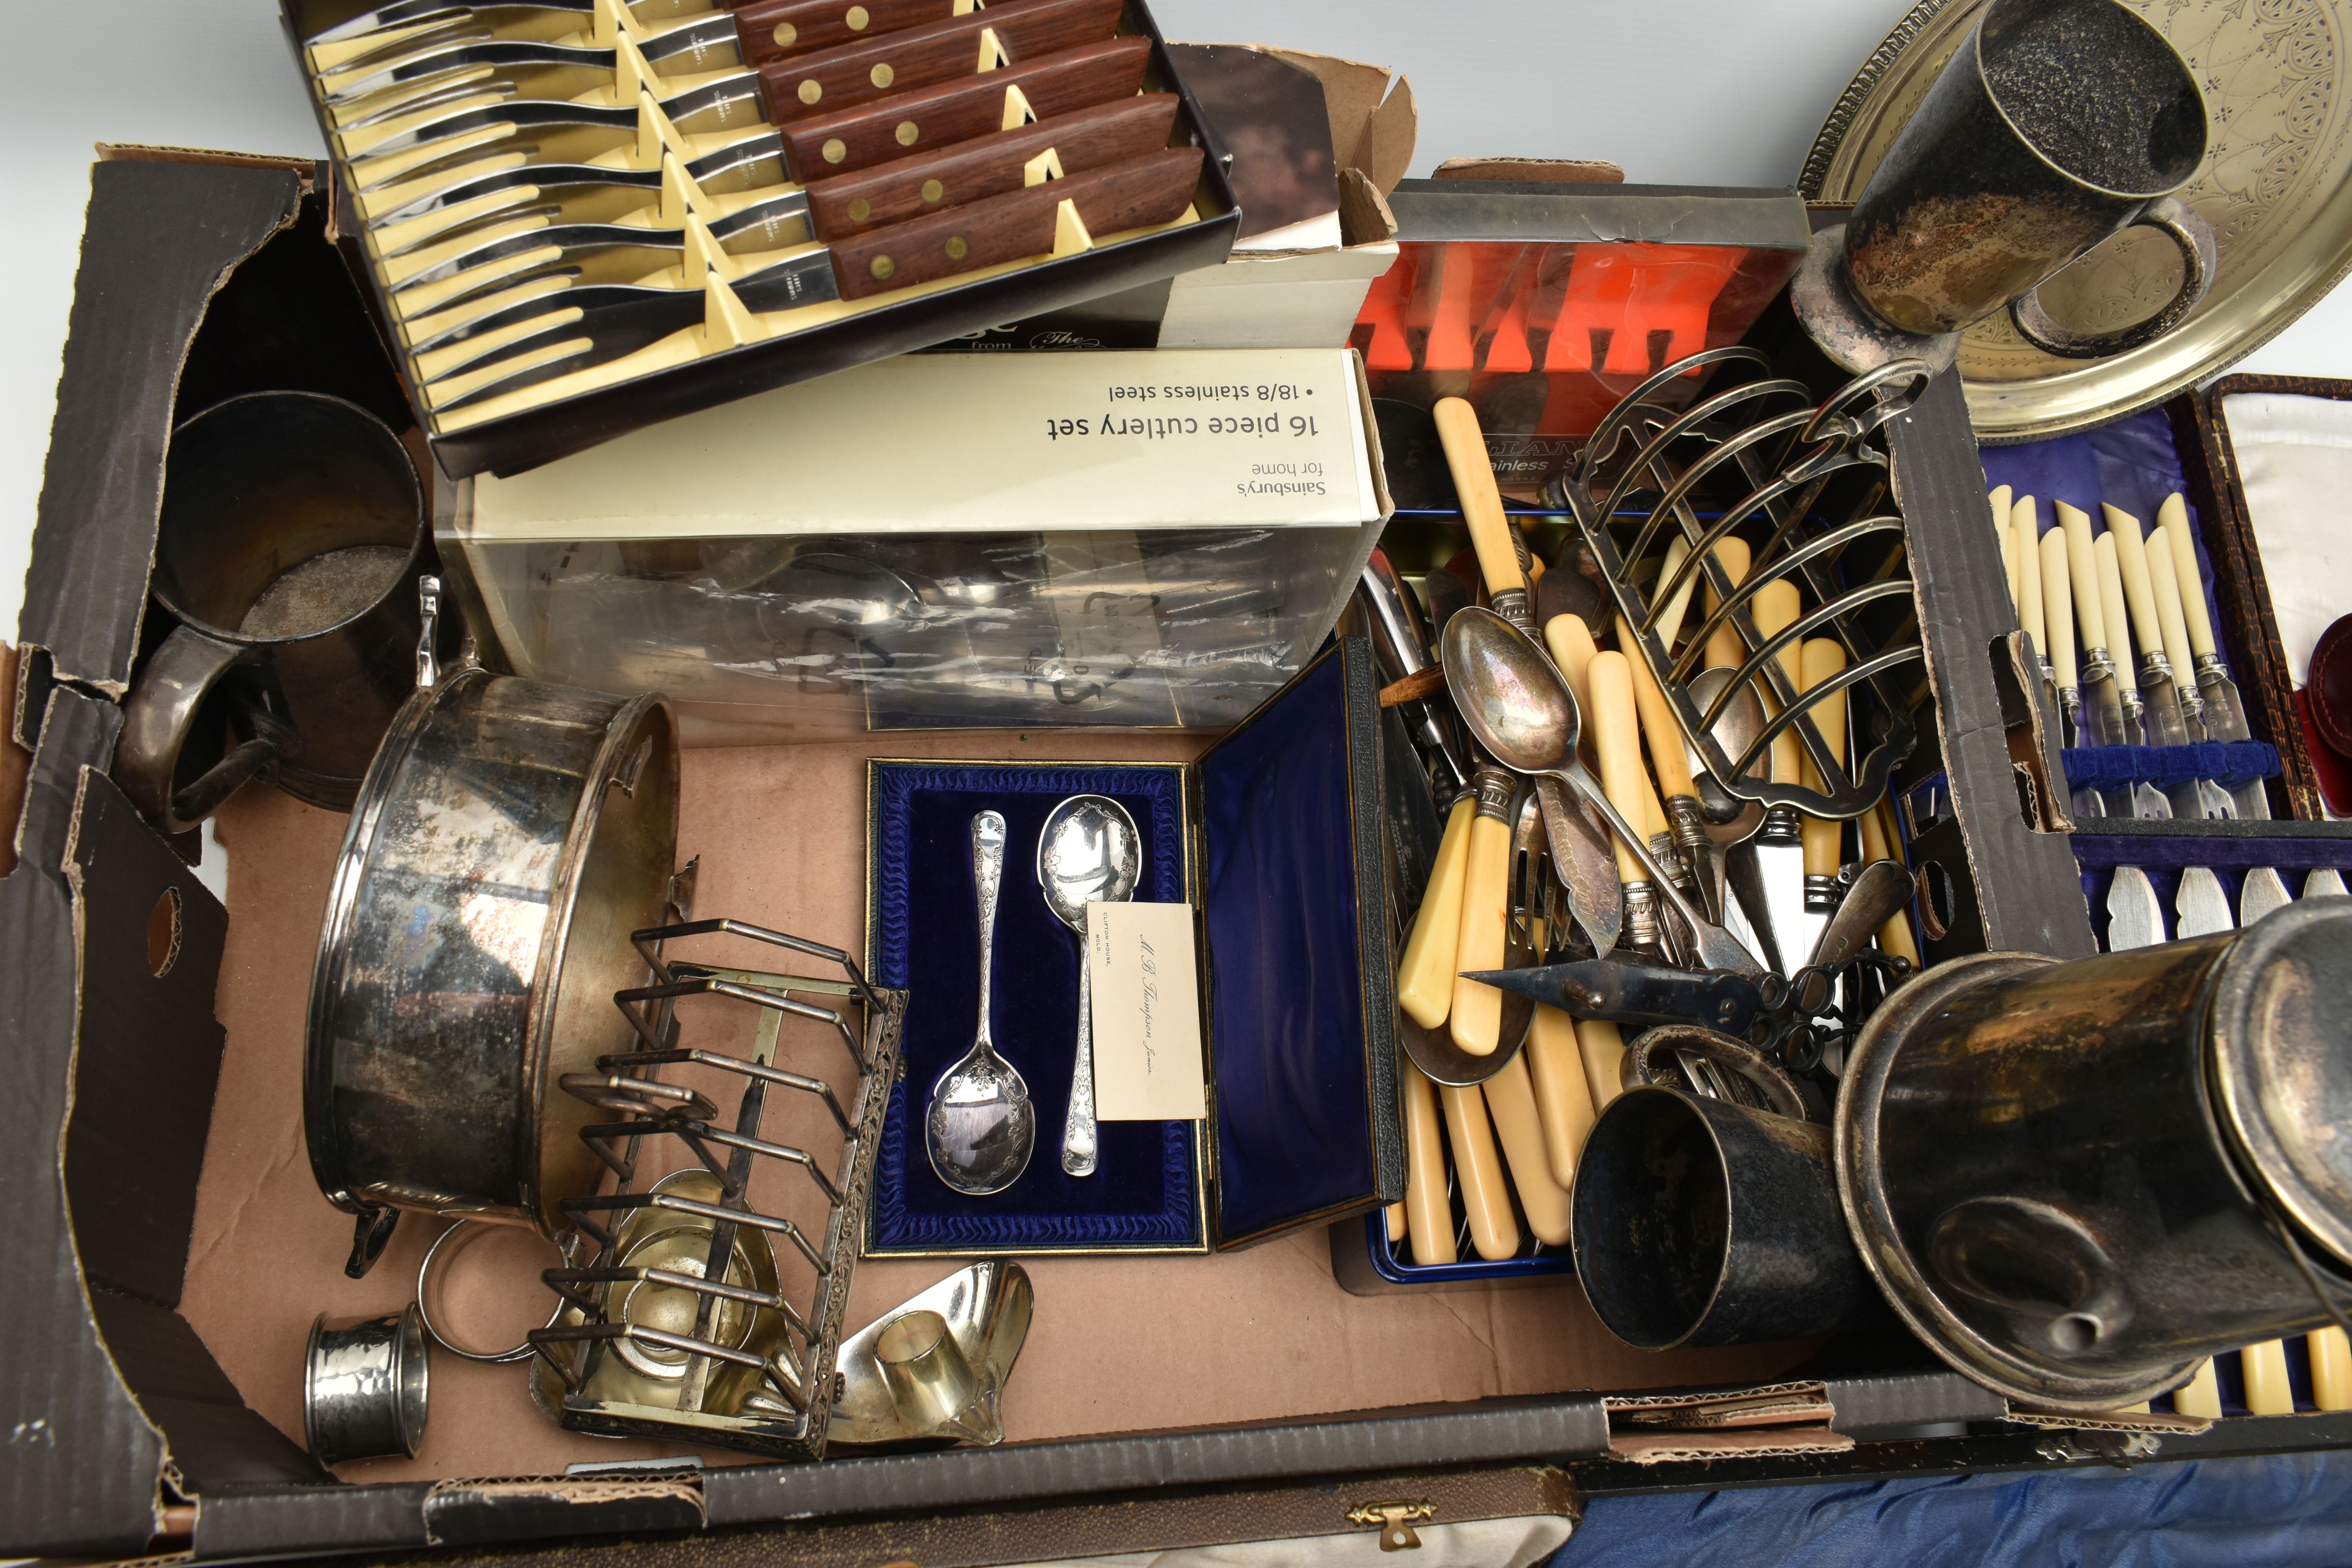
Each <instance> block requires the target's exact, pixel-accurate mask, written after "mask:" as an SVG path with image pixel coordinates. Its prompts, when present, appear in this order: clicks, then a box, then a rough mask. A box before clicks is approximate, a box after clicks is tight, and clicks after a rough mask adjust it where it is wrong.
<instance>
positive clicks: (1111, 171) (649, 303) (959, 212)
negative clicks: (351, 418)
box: [438, 147, 1202, 412]
mask: <svg viewBox="0 0 2352 1568" xmlns="http://www.w3.org/2000/svg"><path fill="white" fill-rule="evenodd" d="M1201 160H1202V153H1201V150H1200V149H1199V148H1197V147H1175V148H1167V149H1163V150H1162V151H1160V152H1157V153H1146V154H1144V155H1143V156H1141V157H1139V158H1129V159H1126V160H1124V161H1122V162H1120V163H1112V164H1109V165H1107V166H1105V167H1103V168H1100V169H1091V170H1087V171H1086V172H1084V173H1081V174H1071V175H1068V176H1066V177H1065V178H1063V179H1060V180H1053V181H1048V182H1047V183H1045V184H1042V185H1033V186H1030V187H1029V188H1027V189H1025V190H1022V191H1017V192H1015V193H1013V194H1012V195H1003V196H994V197H991V198H989V199H987V200H985V201H982V202H976V203H974V204H972V205H970V206H964V207H957V208H955V209H953V210H951V211H948V212H942V213H934V214H932V215H931V216H928V217H920V218H916V219H913V220H911V221H909V222H908V223H903V224H898V225H895V226H892V227H889V228H884V229H877V230H874V231H873V232H871V233H869V234H866V235H861V236H858V237H856V238H854V239H850V240H845V241H842V242H840V243H837V244H835V245H832V246H829V247H824V248H823V249H818V250H814V251H810V252H806V253H803V254H801V255H797V256H794V257H793V258H791V259H789V260H784V261H780V262H777V263H776V264H774V265H772V266H771V267H768V268H763V269H762V270H761V271H759V272H755V273H752V274H751V275H749V276H748V277H746V278H745V279H742V280H741V281H740V282H739V283H737V284H735V285H734V291H735V294H736V296H737V298H738V299H740V300H741V301H742V304H743V306H744V308H745V309H746V310H751V311H752V312H753V313H755V314H757V313H761V312H764V311H769V310H793V309H797V308H799V307H801V306H803V305H812V304H816V303H818V302H820V301H823V300H836V299H839V300H859V299H864V298H866V297H868V296H870V295H874V294H878V293H882V292H884V291H886V290H888V289H901V288H905V287H907V286H908V285H910V284H915V283H925V282H930V281H933V280H935V279H942V278H949V277H953V276H956V275H958V274H961V273H965V272H971V271H974V270H976V269H978V268H982V267H987V266H991V265H993V264H995V263H998V262H1004V261H1017V260H1022V259H1025V258H1029V257H1033V256H1039V255H1043V254H1045V252H1047V251H1049V250H1051V249H1052V248H1053V246H1054V235H1055V224H1056V222H1057V218H1058V214H1059V210H1060V206H1061V204H1062V203H1063V202H1065V201H1068V202H1072V203H1075V204H1076V209H1077V213H1078V216H1079V218H1080V219H1081V220H1082V221H1083V222H1084V223H1085V224H1086V226H1087V229H1088V230H1089V231H1090V232H1096V233H1103V234H1109V233H1114V232H1118V231H1121V230H1125V229H1130V228H1142V227H1146V226H1150V225H1152V224H1160V223H1170V222H1172V221H1174V220H1175V219H1176V218H1177V217H1179V216H1181V215H1182V214H1183V212H1184V210H1185V208H1186V207H1187V206H1188V205H1190V204H1191V202H1192V195H1193V191H1194V188H1195V187H1196V186H1197V185H1198V184H1199V182H1200V174H1201ZM535 303H536V301H535ZM546 309H548V310H559V311H562V310H566V309H567V306H566V296H565V295H564V294H562V293H558V294H555V295H552V296H549V297H547V300H546ZM704 311H705V303H704V298H703V292H702V290H701V289H646V288H640V289H634V290H632V292H631V293H630V295H629V296H628V297H627V298H625V299H621V298H616V297H614V296H612V295H606V296H604V300H603V301H602V302H601V303H600V305H599V308H598V309H597V310H596V311H595V312H594V314H593V317H586V318H584V319H583V318H571V319H569V320H567V321H563V322H561V323H558V324H555V325H553V326H551V327H550V328H548V329H547V330H545V331H541V332H539V333H535V334H532V335H530V337H528V338H525V339H522V340H519V342H522V343H528V344H529V345H530V350H529V352H530V353H540V352H543V351H544V350H546V349H548V348H550V347H552V346H555V345H557V344H560V343H565V342H577V343H578V344H579V347H578V349H577V350H576V352H574V353H569V354H565V355H563V356H562V357H559V358H556V359H553V360H548V361H541V362H540V363H532V364H530V365H529V366H527V367H521V368H518V369H517V370H516V371H515V372H514V373H513V374H510V375H499V374H496V371H497V368H498V365H499V364H500V363H506V361H507V359H510V358H511V357H513V356H511V355H509V356H503V357H502V358H501V360H499V361H497V362H493V363H491V364H489V365H486V366H482V367H479V368H480V369H481V370H482V371H484V372H488V373H489V374H488V379H487V380H486V381H484V382H482V383H479V384H472V385H469V386H468V388H467V390H466V391H465V393H464V394H463V395H460V396H457V397H456V398H453V399H451V400H449V401H448V402H446V403H442V404H440V405H438V406H439V408H440V409H441V410H442V411H443V412H448V411H454V410H456V409H459V408H464V407H467V406H468V405H473V404H476V403H480V402H484V401H487V400H488V399H489V398H492V397H500V396H504V395H507V394H509V393H512V392H518V391H520V390H522V389H523V388H525V387H529V386H532V385H536V384H539V383H541V382H543V381H550V380H553V379H554V378H555V377H557V376H562V375H569V374H573V373H574V372H577V371H582V370H585V369H588V368H590V367H592V366H594V365H598V364H603V363H609V362H610V361H613V360H616V359H620V358H624V357H625V356H626V355H628V354H631V353H635V352H637V351H638V350H640V349H643V348H646V347H647V346H649V345H650V344H653V343H656V342H659V341H661V340H662V339H663V338H666V337H668V336H670V335H671V334H672V333H675V332H678V331H684V330H685V329H687V328H688V327H691V326H694V325H695V324H696V323H697V322H698V321H701V320H702V319H703V316H704Z"/></svg>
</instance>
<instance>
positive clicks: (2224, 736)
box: [2156, 495, 2271, 822]
mask: <svg viewBox="0 0 2352 1568" xmlns="http://www.w3.org/2000/svg"><path fill="white" fill-rule="evenodd" d="M2156 517H2157V525H2158V527H2159V528H2160V529H2161V530H2162V531H2163V532H2164V537H2165V540H2166V542H2167V543H2168V544H2169V545H2170V547H2171V552H2172V565H2173V574H2174V576H2175V577H2176V578H2178V579H2179V584H2180V605H2181V610H2182V613H2183V615H2184V616H2185V618H2186V621H2187V624H2188V627H2187V629H2188V632H2189V655H2190V658H2191V659H2192V661H2193V663H2194V667H2195V678H2196V683H2197V694H2198V696H2199V697H2200V698H2201V699H2203V700H2204V707H2205V712H2204V719H2205V733H2206V734H2207V736H2209V737H2210V738H2211V739H2213V740H2216V741H2251V740H2252V739H2253V738H2254V732H2253V731H2252V728H2251V727H2250V726H2249V725H2248V724H2247V723H2246V705H2245V703H2244V701H2243V700H2242V699H2241V698H2240V696H2239V694H2238V685H2237V682H2236V681H2234V680H2231V679H2230V670H2229V667H2228V666H2226V665H2224V664H2223V663H2222V662H2221V648H2220V646H2219V645H2218V644H2217V643H2216V642H2215V641H2214V638H2213V617H2212V613H2211V611H2210V609H2209V608H2208V607H2207V605H2206V602H2205V583H2204V579H2203V577H2202V576H2201V575H2200V574H2199V572H2198V569H2197V544H2196V542H2195V541H2194V540H2193V539H2191V538H2190V537H2189V507H2188V503H2187V502H2186V501H2184V500H2182V499H2181V498H2180V497H2179V496H2178V495H2172V496H2168V497H2167V498H2165V502H2164V505H2163V506H2162V507H2160V508H2158V510H2157V514H2156ZM2174 673H2175V674H2176V675H2178V674H2179V671H2178V670H2176V671H2174ZM2230 798H2231V802H2232V803H2233V804H2234V805H2236V806H2237V808H2238V816H2240V817H2241V818H2242V819H2244V820H2247V821H2254V822H2267V821H2269V820H2270V815H2271V801H2270V792H2269V791H2268V790H2266V789H2265V788H2264V787H2263V781H2262V780H2260V779H2250V780H2248V781H2247V782H2246V783H2244V784H2240V785H2238V786H2237V787H2236V788H2235V789H2233V790H2231V792H2230Z"/></svg>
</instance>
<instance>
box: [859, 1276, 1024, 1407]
mask: <svg viewBox="0 0 2352 1568" xmlns="http://www.w3.org/2000/svg"><path fill="white" fill-rule="evenodd" d="M1033 1300H1034V1292H1033V1291H1032V1289H1031V1288H1030V1284H1029V1274H1028V1271H1027V1270H1026V1269H1024V1268H1022V1267H1021V1265H1019V1264H1018V1263H1013V1262H1009V1261H1006V1260H1004V1259H1001V1258H999V1259H992V1260H991V1261H989V1262H986V1263H975V1264H973V1265H972V1266H971V1268H963V1269H959V1270H958V1271H957V1272H955V1273H953V1274H950V1275H949V1276H948V1277H947V1278H946V1279H942V1280H940V1282H939V1283H938V1284H936V1285H934V1286H932V1287H931V1288H930V1289H928V1290H925V1291H924V1292H922V1294H920V1295H919V1296H916V1297H914V1298H912V1299H911V1300H907V1301H904V1302H902V1303H900V1304H899V1305H898V1307H897V1308H895V1309H893V1310H890V1311H887V1312H885V1313H883V1314H882V1316H880V1317H879V1318H877V1319H876V1320H875V1321H873V1322H871V1323H868V1324H867V1325H866V1327H865V1328H863V1329H860V1330H859V1331H857V1332H856V1333H855V1334H853V1335H851V1336H850V1337H849V1338H848V1339H847V1340H845V1341H844V1342H842V1346H841V1356H840V1360H839V1362H838V1363H837V1364H838V1366H839V1369H840V1373H841V1380H840V1382H839V1384H837V1385H836V1387H837V1392H836V1393H835V1395H834V1400H833V1426H832V1433H831V1441H832V1442H834V1443H836V1444H840V1443H847V1444H854V1445H859V1446H870V1445H876V1444H884V1443H913V1442H921V1441H927V1440H928V1441H932V1442H936V1441H939V1440H940V1439H942V1438H958V1437H960V1438H963V1439H964V1440H966V1441H976V1442H979V1443H981V1444H982V1445H986V1444H992V1443H996V1442H1000V1441H1002V1440H1003V1436H1004V1429H1003V1422H1002V1414H1003V1411H1002V1404H1003V1393H1004V1384H1005V1382H1006V1380H1007V1379H1009V1378H1011V1377H1012V1375H1013V1363H1014V1362H1015V1361H1017V1360H1018V1359H1019V1358H1020V1355H1021V1347H1022V1345H1023V1343H1024V1342H1026V1341H1027V1339H1028V1337H1029V1314H1030V1308H1031V1305H1032V1302H1033ZM918 1312H932V1313H937V1314H938V1315H939V1316H940V1317H941V1318H943V1319H945V1320H946V1321H947V1331H948V1336H949V1339H950V1342H951V1343H952V1344H953V1345H954V1347H955V1351H956V1353H957V1356H958V1357H959V1358H960V1359H961V1361H962V1363H963V1364H964V1365H965V1366H966V1367H967V1368H969V1369H970V1372H971V1381H972V1384H973V1385H974V1394H975V1397H974V1399H973V1400H972V1401H971V1404H969V1405H966V1406H965V1410H966V1411H971V1410H973V1409H975V1408H976V1409H977V1410H978V1411H979V1412H980V1413H981V1414H982V1415H983V1416H984V1420H982V1421H975V1420H973V1418H972V1416H971V1415H965V1420H964V1425H965V1426H970V1427H971V1428H973V1430H972V1431H971V1433H967V1432H964V1431H955V1432H950V1431H945V1430H942V1429H941V1426H940V1425H938V1424H926V1423H924V1422H922V1421H920V1420H919V1419H910V1418H909V1415H908V1412H906V1411H904V1410H902V1409H901V1408H900V1402H899V1401H898V1400H897V1399H895V1398H893V1397H892V1394H891V1389H890V1384H889V1380H888V1378H887V1376H886V1374H885V1371H884V1368H883V1366H882V1363H880V1362H879V1361H877V1359H876V1356H875V1349H876V1345H877V1342H879V1341H880V1340H881V1338H882V1336H883V1335H884V1334H885V1333H887V1332H888V1331H889V1330H890V1329H891V1327H892V1326H893V1325H894V1324H896V1323H898V1321H900V1320H901V1319H904V1318H906V1317H908V1315H909V1314H912V1313H918ZM991 1432H992V1434H993V1435H990V1434H991Z"/></svg>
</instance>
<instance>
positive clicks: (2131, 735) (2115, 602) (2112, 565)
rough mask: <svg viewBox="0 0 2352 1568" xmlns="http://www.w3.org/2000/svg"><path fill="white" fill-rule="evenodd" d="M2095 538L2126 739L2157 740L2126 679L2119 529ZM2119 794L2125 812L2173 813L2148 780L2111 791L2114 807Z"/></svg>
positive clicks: (2127, 641) (2128, 650) (2128, 648)
mask: <svg viewBox="0 0 2352 1568" xmlns="http://www.w3.org/2000/svg"><path fill="white" fill-rule="evenodd" d="M2094 544H2095V551H2094V556H2095V560H2096V562H2097V566H2098V584H2099V608H2100V613H2101V615H2102V616H2104V617H2105V621H2106V629H2107V637H2108V638H2109V640H2110V642H2111V644H2112V645H2113V647H2114V649H2115V653H2116V675H2115V679H2114V681H2113V682H2112V684H2113V685H2114V687H2115V689H2116V700H2118V701H2119V702H2120V703H2121V704H2122V706H2123V713H2124V732H2125V736H2126V743H2133V744H2136V743H2140V742H2146V743H2148V744H2154V743H2155V742H2154V741H2153V740H2152V739H2151V738H2149V737H2147V736H2145V735H2143V734H2141V733H2139V732H2138V727H2139V723H2140V721H2141V720H2143V719H2144V718H2145V717H2146V716H2147V710H2146V708H2145V706H2144V705H2143V704H2142V702H2141V700H2140V699H2139V697H2138V695H2137V690H2136V689H2135V688H2134V687H2133V686H2132V684H2131V683H2130V681H2129V680H2128V679H2126V674H2127V672H2128V671H2129V670H2130V669H2131V668H2132V642H2131V633H2130V616H2129V615H2128V613H2127V612H2126V608H2125V605H2124V580H2123V567H2122V564H2121V558H2120V556H2119V554H2118V552H2117V548H2116V536H2115V533H2114V531H2112V530H2110V531H2107V532H2105V533H2102V534H2100V535H2099V537H2098V538H2097V539H2096V540H2095V541H2094ZM2116 795H2124V796H2125V797H2126V811H2125V812H2124V813H2122V814H2121V815H2127V816H2137V817H2143V818H2147V819H2159V818H2168V817H2170V816H2171V815H2172V803H2171V802H2170V801H2169V800H2168V799H2167V798H2166V797H2165V794H2164V792H2163V791H2162V790H2160V789H2158V788H2157V787H2156V786H2155V785H2154V784H2149V783H2147V781H2146V780H2142V781H2140V782H2139V783H2137V784H2133V785H2132V786H2131V788H2130V789H2129V790H2128V791H2124V790H2117V791H2116V792H2114V793H2113V794H2111V795H2109V797H2108V802H2107V804H2108V805H2109V806H2110V807H2113V806H2114V805H2116V799H2115V796H2116Z"/></svg>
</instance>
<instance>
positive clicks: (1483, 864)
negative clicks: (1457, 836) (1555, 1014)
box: [1446, 768, 1511, 1057]
mask: <svg viewBox="0 0 2352 1568" xmlns="http://www.w3.org/2000/svg"><path fill="white" fill-rule="evenodd" d="M1471 784H1472V789H1473V792H1474V793H1475V795H1476V797H1477V802H1478V809H1477V813H1476V815H1475V816H1473V817H1472V818H1471V821H1470V848H1469V853H1468V855H1467V856H1466V857H1465V863H1464V866H1463V870H1462V929H1461V932H1460V934H1459V935H1458V936H1457V937H1456V938H1455V940H1454V970H1455V972H1456V973H1455V974H1454V1001H1453V1003H1452V1005H1451V1006H1450V1007H1449V1008H1448V1010H1447V1016H1446V1027H1447V1029H1448V1030H1450V1031H1451V1032H1452V1034H1453V1036H1454V1044H1455V1045H1456V1046H1458V1047H1461V1048H1462V1049H1463V1050H1465V1051H1467V1052H1469V1053H1470V1054H1471V1055H1472V1056H1474V1057H1486V1056H1492V1055H1494V1053H1495V1047H1496V1046H1497V1045H1498V1044H1500V1043H1501V1040H1502V1030H1503V994H1502V992H1500V991H1498V990H1496V988H1495V987H1494V986H1492V985H1488V984H1484V983H1483V982H1480V981H1476V980H1465V979H1464V978H1463V977H1462V975H1461V973H1460V972H1461V971H1463V970H1465V969H1466V970H1476V971H1481V972H1483V971H1486V970H1494V969H1500V968H1502V967H1503V952H1504V949H1505V947H1506V945H1507V922H1508V921H1509V919H1510V895H1511V889H1510V879H1511V822H1510V815H1511V776H1510V775H1509V774H1508V773H1505V772H1503V770H1502V769H1500V768H1480V769H1479V770H1478V772H1477V773H1476V774H1475V776H1474V777H1473V779H1472V781H1471Z"/></svg>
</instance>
